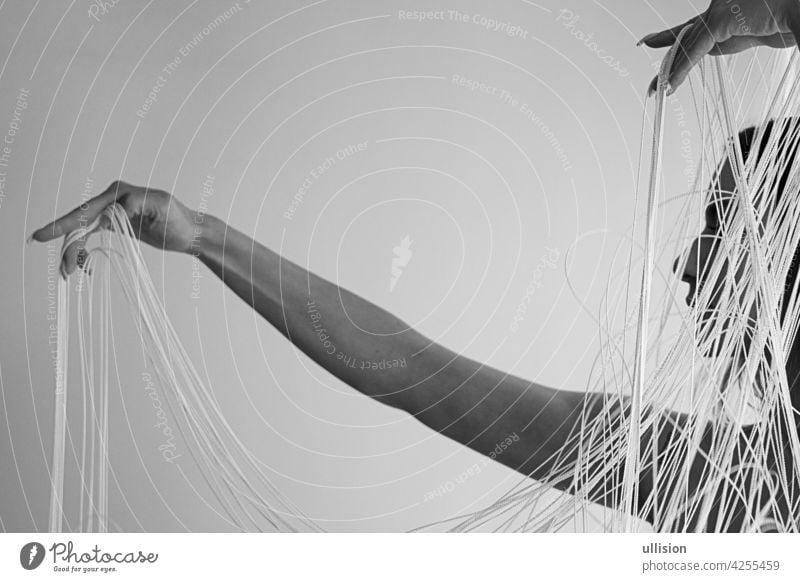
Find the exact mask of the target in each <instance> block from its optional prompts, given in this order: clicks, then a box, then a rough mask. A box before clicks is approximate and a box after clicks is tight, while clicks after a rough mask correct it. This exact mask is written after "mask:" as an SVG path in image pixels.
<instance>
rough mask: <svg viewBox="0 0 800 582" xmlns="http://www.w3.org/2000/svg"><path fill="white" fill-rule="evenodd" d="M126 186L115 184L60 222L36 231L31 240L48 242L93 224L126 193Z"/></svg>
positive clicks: (59, 220)
mask: <svg viewBox="0 0 800 582" xmlns="http://www.w3.org/2000/svg"><path fill="white" fill-rule="evenodd" d="M125 186H126V185H125V184H124V183H123V182H114V183H113V184H111V185H110V186H109V187H108V188H106V191H105V192H103V193H102V194H99V195H97V196H95V197H94V198H92V199H91V200H89V201H88V202H86V203H85V204H81V205H80V206H79V207H78V208H76V209H75V210H73V211H72V212H69V213H67V214H65V215H64V216H62V217H61V218H59V219H58V220H54V221H53V222H51V223H50V224H48V225H46V226H43V227H42V228H40V229H38V230H36V231H35V232H34V233H33V234H32V235H31V238H33V240H35V241H38V242H47V241H49V240H53V239H54V238H58V237H60V236H64V235H65V234H68V233H70V232H72V231H73V230H76V229H78V228H81V227H85V226H87V225H88V224H91V222H92V221H94V219H95V218H97V216H98V215H99V214H100V213H101V212H102V211H103V210H104V209H105V207H106V206H108V205H109V204H111V203H112V202H114V200H116V198H117V197H118V196H121V195H122V194H123V193H124V192H125Z"/></svg>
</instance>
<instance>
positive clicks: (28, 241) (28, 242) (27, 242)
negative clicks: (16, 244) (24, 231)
mask: <svg viewBox="0 0 800 582" xmlns="http://www.w3.org/2000/svg"><path fill="white" fill-rule="evenodd" d="M32 242H33V233H31V234H30V235H28V238H26V239H25V246H26V247H28V246H30V245H31V243H32Z"/></svg>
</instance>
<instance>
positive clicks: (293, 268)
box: [197, 216, 437, 410]
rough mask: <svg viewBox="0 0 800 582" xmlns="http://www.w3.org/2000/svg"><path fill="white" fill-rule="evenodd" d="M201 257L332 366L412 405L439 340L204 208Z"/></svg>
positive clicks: (354, 381) (369, 390)
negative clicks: (434, 341)
mask: <svg viewBox="0 0 800 582" xmlns="http://www.w3.org/2000/svg"><path fill="white" fill-rule="evenodd" d="M198 247H199V248H198V252H197V255H198V258H199V259H200V260H201V261H202V262H203V263H204V264H205V265H206V266H208V268H209V269H211V271H213V272H214V273H215V274H216V275H217V276H219V277H220V279H222V280H223V281H224V283H225V284H226V285H227V286H228V287H230V289H231V290H233V291H234V292H235V293H236V294H237V295H239V297H241V298H242V299H243V300H244V301H246V302H247V303H248V304H250V305H251V306H252V307H253V308H254V309H255V310H256V311H257V312H258V313H259V314H261V315H262V316H263V317H264V318H265V319H266V320H267V321H268V322H269V323H270V324H272V325H273V326H274V327H275V328H276V329H278V330H279V331H280V332H281V333H283V334H284V335H286V337H287V338H289V339H290V340H291V341H292V343H293V344H294V345H296V346H297V347H298V348H300V349H301V350H302V351H303V352H305V353H306V354H307V355H308V356H309V357H310V358H312V359H313V360H314V361H316V362H317V363H318V364H320V365H321V366H322V367H323V368H325V369H326V370H327V371H329V372H330V373H332V374H333V375H335V376H336V377H338V378H339V379H341V380H343V381H344V382H346V383H347V384H349V385H351V386H352V387H354V388H356V389H357V390H359V391H361V392H363V393H365V394H367V395H368V396H371V397H373V398H377V399H379V400H381V401H382V402H385V403H386V404H389V405H392V406H395V407H398V408H402V409H404V410H411V409H414V408H415V407H417V406H419V404H418V403H416V402H412V400H418V399H420V398H422V397H423V395H422V394H420V392H421V391H420V390H417V389H415V385H417V384H418V383H419V382H420V381H421V380H422V379H423V378H424V377H425V376H426V375H429V374H430V373H431V372H432V371H435V370H433V369H432V368H433V367H435V366H436V365H437V364H436V362H435V361H434V360H435V359H436V356H435V354H434V353H433V352H436V347H433V348H431V349H428V350H425V349H424V348H425V347H426V346H427V344H428V343H429V342H428V341H427V340H426V338H424V337H423V336H422V335H421V334H419V333H418V332H416V331H415V330H413V329H411V328H409V327H408V326H407V325H406V324H404V323H403V322H402V321H401V320H400V319H398V318H397V317H395V316H394V315H392V314H391V313H389V312H387V311H385V310H383V309H381V308H379V307H377V306H376V305H374V304H372V303H370V302H369V301H366V300H365V299H363V298H361V297H359V296H357V295H355V294H354V293H351V292H349V291H347V290H346V289H343V288H341V287H339V286H337V285H335V284H333V283H331V282H329V281H326V280H325V279H323V278H321V277H318V276H317V275H315V274H314V273H311V272H309V271H308V270H306V269H304V268H302V267H300V266H299V265H296V264H295V263H292V262H291V261H288V260H286V259H285V258H283V257H281V256H280V255H279V254H277V253H275V252H274V251H272V250H270V249H268V248H267V247H265V246H264V245H262V244H260V243H258V242H256V241H254V240H253V239H251V238H250V237H248V236H247V235H245V234H243V233H241V232H239V231H237V230H236V229H233V228H231V227H229V226H227V225H226V224H225V223H224V222H223V221H221V220H219V219H217V218H214V217H211V216H206V217H205V218H204V220H203V224H202V228H201V237H200V239H199V245H198Z"/></svg>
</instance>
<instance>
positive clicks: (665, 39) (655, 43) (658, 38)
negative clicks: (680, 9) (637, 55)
mask: <svg viewBox="0 0 800 582" xmlns="http://www.w3.org/2000/svg"><path fill="white" fill-rule="evenodd" d="M697 18H698V17H697V16H695V17H694V18H690V19H689V20H687V21H686V22H684V23H683V24H679V25H678V26H673V27H672V28H668V29H667V30H662V31H661V32H654V33H652V34H648V35H647V36H645V37H644V38H642V40H640V41H639V42H638V43H636V46H639V45H640V44H646V45H647V46H649V47H650V48H664V47H667V46H672V44H673V43H674V42H675V39H676V38H678V33H679V32H680V31H681V30H683V29H684V28H685V27H687V26H689V25H690V24H692V23H694V21H695V20H697Z"/></svg>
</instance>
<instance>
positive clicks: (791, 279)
mask: <svg viewBox="0 0 800 582" xmlns="http://www.w3.org/2000/svg"><path fill="white" fill-rule="evenodd" d="M797 121H800V120H798V119H797V118H789V119H787V120H785V121H783V122H782V123H781V126H782V127H781V128H780V131H781V134H780V143H779V145H778V150H777V151H778V152H779V155H785V156H788V157H789V163H788V164H786V168H785V169H784V171H783V173H782V174H781V177H780V178H779V180H778V187H777V190H776V192H777V197H776V199H775V202H774V203H775V204H777V202H778V201H779V200H780V199H781V198H782V197H783V195H784V194H785V193H786V186H787V182H788V180H789V176H790V171H791V166H792V165H793V164H794V162H795V156H796V154H797V144H795V145H794V146H793V147H789V143H790V142H791V140H790V139H789V138H790V135H789V134H790V133H791V131H792V130H793V129H795V128H796V122H797ZM774 128H775V120H774V119H770V120H769V121H767V123H765V124H764V126H763V127H762V128H761V142H760V144H759V147H758V153H757V154H756V155H757V158H756V161H759V160H761V156H762V155H763V154H764V149H765V148H766V146H767V143H768V142H769V139H770V136H771V135H772V132H773V130H774ZM757 130H758V127H757V126H751V127H748V128H746V129H743V130H742V131H740V132H739V147H740V148H741V150H742V158H743V159H744V160H745V161H747V159H748V158H749V156H750V153H751V151H752V149H753V145H754V144H755V142H756V139H757V137H758V133H757ZM794 196H795V197H797V196H798V192H795V193H794ZM798 267H800V246H798V247H797V248H795V251H794V255H793V257H792V262H791V264H790V266H789V270H788V272H787V275H786V280H785V281H784V285H783V297H782V302H781V323H783V320H784V319H785V317H786V311H787V310H788V308H789V301H790V298H791V292H792V289H793V288H794V284H795V282H796V280H797V273H798Z"/></svg>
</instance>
